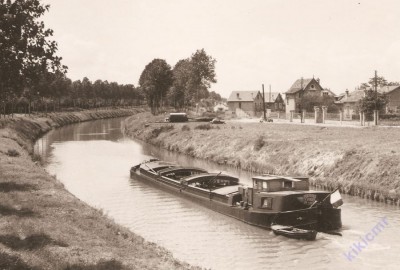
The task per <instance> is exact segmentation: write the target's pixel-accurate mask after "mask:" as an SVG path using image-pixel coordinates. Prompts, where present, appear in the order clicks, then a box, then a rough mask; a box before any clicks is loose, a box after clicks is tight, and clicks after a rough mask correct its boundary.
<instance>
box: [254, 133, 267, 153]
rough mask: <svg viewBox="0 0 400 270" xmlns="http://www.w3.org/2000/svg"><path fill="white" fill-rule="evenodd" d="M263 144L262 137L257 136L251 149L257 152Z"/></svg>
mask: <svg viewBox="0 0 400 270" xmlns="http://www.w3.org/2000/svg"><path fill="white" fill-rule="evenodd" d="M264 144H265V142H264V137H263V136H258V138H257V139H256V140H255V142H254V147H253V149H254V150H255V151H259V150H260V149H261V148H263V146H264Z"/></svg>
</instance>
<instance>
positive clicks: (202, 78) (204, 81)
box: [189, 49, 217, 102]
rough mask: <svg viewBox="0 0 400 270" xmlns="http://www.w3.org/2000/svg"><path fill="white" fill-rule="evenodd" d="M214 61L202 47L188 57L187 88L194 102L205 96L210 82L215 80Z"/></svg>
mask: <svg viewBox="0 0 400 270" xmlns="http://www.w3.org/2000/svg"><path fill="white" fill-rule="evenodd" d="M216 61H217V60H215V59H214V58H212V57H211V56H210V55H207V53H206V52H205V51H204V49H201V50H197V51H196V52H195V53H194V54H193V55H192V57H191V58H190V63H191V70H190V81H189V89H190V91H191V93H192V95H193V97H194V98H195V101H196V102H199V101H200V99H201V98H207V97H208V89H209V88H210V86H211V83H216V82H217V79H216V74H215V63H216ZM192 100H193V98H192Z"/></svg>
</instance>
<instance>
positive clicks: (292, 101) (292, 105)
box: [286, 95, 296, 114]
mask: <svg viewBox="0 0 400 270" xmlns="http://www.w3.org/2000/svg"><path fill="white" fill-rule="evenodd" d="M295 110H296V98H295V97H294V95H286V113H287V114H289V113H290V111H295Z"/></svg>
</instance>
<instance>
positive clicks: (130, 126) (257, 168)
mask: <svg viewBox="0 0 400 270" xmlns="http://www.w3.org/2000/svg"><path fill="white" fill-rule="evenodd" d="M162 121H163V117H162V116H157V117H155V116H149V113H146V114H144V115H143V116H141V117H140V118H135V117H130V118H128V119H127V120H126V121H125V123H124V126H123V132H124V133H125V134H126V135H127V136H129V137H131V138H135V139H138V140H141V141H144V142H146V143H149V144H152V145H155V146H158V147H161V148H164V149H167V150H169V151H173V152H178V153H182V154H186V155H190V156H192V157H195V158H200V159H206V160H209V161H211V162H216V163H219V164H225V165H229V166H232V167H236V168H240V169H243V170H248V171H253V172H257V173H268V172H269V171H270V169H271V166H270V164H268V163H266V162H257V163H252V162H244V161H243V160H239V159H232V158H231V157H226V156H223V155H221V154H220V153H222V152H223V151H222V147H223V146H221V147H218V146H217V147H214V148H211V149H212V150H211V151H210V149H207V155H206V156H205V155H204V152H202V150H201V149H204V148H201V147H200V150H198V149H194V147H193V146H187V144H188V142H189V140H190V141H191V142H193V141H196V140H197V141H196V144H197V145H206V144H207V141H206V140H203V139H202V138H201V137H199V136H197V135H196V134H195V133H196V132H197V133H202V132H207V131H209V130H211V131H213V132H217V133H218V132H219V131H218V130H222V129H221V128H220V127H219V126H213V125H210V124H208V123H193V122H192V123H190V122H187V123H186V124H181V127H180V128H181V130H180V131H177V129H175V128H174V126H173V125H171V124H169V123H164V124H162V123H160V122H162ZM152 123H157V124H155V125H153V124H152ZM237 124H238V123H234V124H231V125H230V127H229V128H232V131H234V129H235V128H236V125H237ZM239 124H240V125H238V126H237V129H243V127H246V125H247V123H239ZM287 125H290V124H287ZM225 126H226V125H225ZM225 128H226V127H225ZM299 128H302V127H300V126H299ZM339 128H342V129H345V128H346V127H338V129H339ZM322 129H326V128H325V127H323V128H322ZM178 130H179V128H178ZM178 132H179V133H181V134H183V135H182V136H179V135H177V134H178ZM203 135H204V134H203ZM214 135H215V133H214ZM173 136H177V137H175V138H176V140H174V141H171V138H172V137H173ZM215 137H217V136H215ZM218 139H220V141H221V142H224V141H231V142H234V141H235V139H234V138H232V136H231V135H226V134H224V135H222V136H221V137H218ZM258 139H260V137H258V138H256V139H255V140H254V141H249V144H251V145H254V146H253V148H256V147H258V146H259V147H260V148H262V147H263V146H264V144H265V145H267V144H268V142H267V141H265V140H261V141H257V140H258ZM282 140H283V141H284V140H285V139H284V138H283V139H282ZM221 145H222V144H221ZM271 145H272V144H271ZM257 151H259V149H257V150H256V151H254V152H257ZM270 151H276V149H272V150H271V149H270ZM363 151H364V150H360V151H356V150H354V149H347V151H344V152H343V153H342V157H341V158H339V159H338V160H336V161H335V163H334V164H333V165H332V164H330V165H324V164H319V165H320V166H319V167H320V168H319V169H318V170H319V172H317V171H312V170H311V172H306V173H305V172H298V171H291V172H290V174H293V173H294V174H298V173H300V175H308V176H310V174H311V177H309V179H310V185H312V186H314V187H316V188H320V189H323V190H328V191H334V190H336V189H337V188H338V189H339V190H340V192H341V193H343V194H348V195H351V196H358V197H360V198H365V199H369V200H375V201H379V202H384V203H387V204H392V205H397V206H400V194H399V191H398V190H395V191H394V190H393V189H391V188H386V187H384V186H379V184H375V185H374V187H372V188H371V185H369V184H367V183H362V182H361V183H360V182H358V183H354V182H352V181H351V180H348V179H349V177H345V176H344V175H339V174H338V173H337V172H336V171H335V170H334V169H333V168H334V167H335V166H337V165H340V164H341V163H344V162H345V161H344V160H345V159H349V160H351V162H349V163H350V164H351V163H354V162H357V161H358V160H359V157H357V155H359V154H360V153H362V152H363ZM320 152H321V156H323V155H324V153H323V150H322V149H321V151H320ZM320 152H318V154H320ZM358 152H359V153H358ZM392 152H393V151H392ZM235 154H237V155H238V156H246V155H245V154H244V155H243V154H242V153H240V150H238V151H235ZM247 157H248V159H249V160H250V159H251V158H252V157H251V156H247ZM280 159H281V160H284V161H289V160H291V158H290V157H288V156H286V157H281V158H280ZM314 161H315V158H314V157H312V158H310V160H307V161H305V162H306V163H310V164H312V163H313V162H314ZM346 162H347V160H346ZM360 163H362V161H361V162H360ZM349 166H351V165H349ZM311 167H312V166H311ZM324 168H325V169H327V170H326V172H325V171H324ZM314 170H315V167H314ZM328 171H329V172H328ZM377 173H381V172H379V171H378V172H377ZM355 174H359V175H362V172H360V169H358V168H357V169H354V171H351V168H350V169H349V172H346V176H348V175H355ZM384 174H386V175H387V171H385V172H384V173H383V174H382V176H385V175H384ZM313 176H315V177H313ZM338 179H340V181H338Z"/></svg>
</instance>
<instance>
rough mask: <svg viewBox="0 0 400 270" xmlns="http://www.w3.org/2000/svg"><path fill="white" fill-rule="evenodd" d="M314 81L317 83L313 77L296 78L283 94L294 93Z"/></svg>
mask: <svg viewBox="0 0 400 270" xmlns="http://www.w3.org/2000/svg"><path fill="white" fill-rule="evenodd" d="M312 81H315V82H316V83H318V82H317V81H316V80H315V79H314V78H311V79H298V80H296V81H295V82H294V84H293V85H292V87H290V89H289V90H287V91H286V93H285V94H294V93H296V92H298V91H300V90H302V89H304V88H306V87H307V85H309V84H310V82H312Z"/></svg>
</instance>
